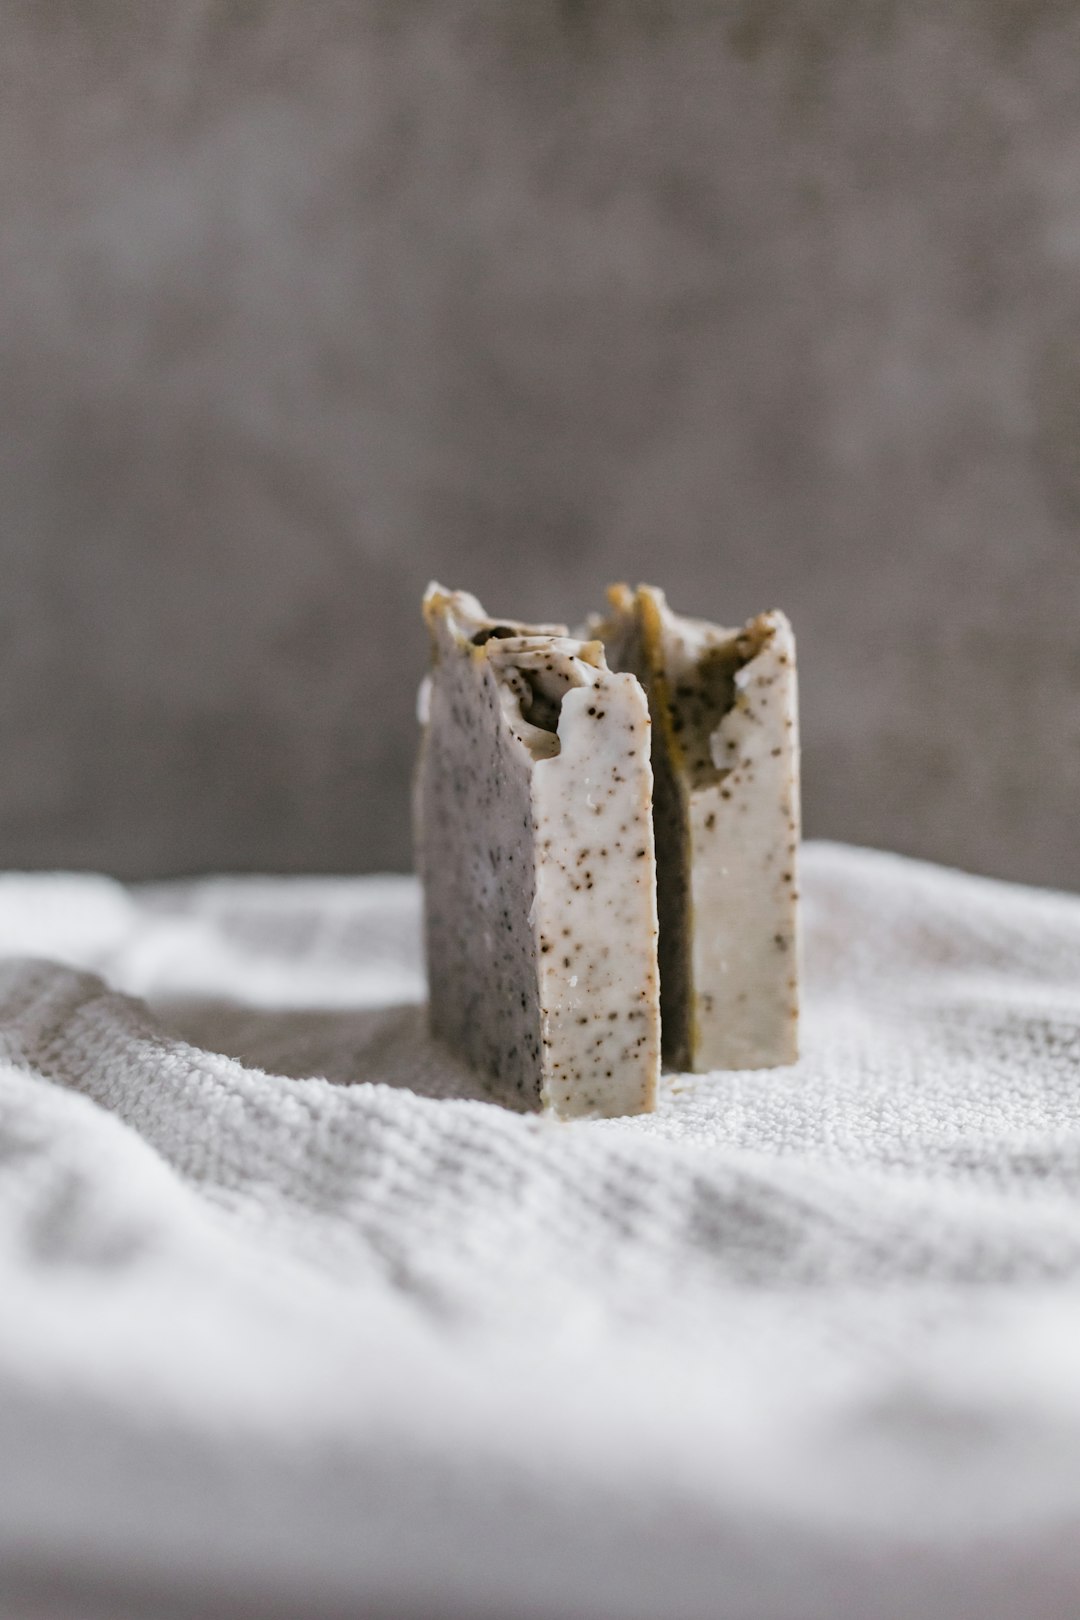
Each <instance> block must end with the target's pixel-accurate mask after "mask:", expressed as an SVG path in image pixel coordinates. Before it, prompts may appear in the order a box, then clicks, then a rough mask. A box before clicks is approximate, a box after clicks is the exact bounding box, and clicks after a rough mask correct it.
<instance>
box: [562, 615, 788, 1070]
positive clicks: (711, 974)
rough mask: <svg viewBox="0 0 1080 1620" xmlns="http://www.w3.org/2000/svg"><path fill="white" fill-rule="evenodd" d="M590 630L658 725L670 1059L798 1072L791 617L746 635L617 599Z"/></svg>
mask: <svg viewBox="0 0 1080 1620" xmlns="http://www.w3.org/2000/svg"><path fill="white" fill-rule="evenodd" d="M608 600H609V604H610V613H609V616H608V617H607V618H606V619H600V618H594V619H593V620H591V621H590V629H591V631H592V633H594V634H596V635H597V636H599V637H600V638H601V639H602V640H603V642H604V645H605V648H606V651H607V655H608V659H609V661H610V663H611V666H612V668H614V669H619V670H629V671H631V672H633V673H634V674H635V675H637V677H638V679H639V680H640V681H641V683H642V684H643V686H644V687H645V689H646V691H647V693H648V697H649V706H650V709H651V711H652V717H653V771H654V777H655V789H654V797H655V824H656V852H657V886H658V904H659V916H660V991H661V1005H662V1010H663V1028H664V1052H665V1056H666V1057H667V1058H668V1060H669V1061H670V1062H671V1063H672V1064H673V1065H674V1066H675V1067H677V1068H681V1069H694V1070H708V1069H753V1068H769V1067H772V1066H774V1065H778V1064H783V1063H793V1062H794V1061H795V1059H796V1058H797V1056H798V1043H799V959H800V948H799V912H798V871H797V861H798V851H799V733H798V695H797V687H796V673H795V641H794V637H793V635H792V631H791V626H790V624H789V623H788V621H787V619H786V618H785V616H784V615H783V614H782V613H777V612H772V613H763V614H761V615H760V616H759V617H758V618H756V619H752V620H751V621H750V623H749V624H746V625H744V626H743V627H742V628H741V629H738V630H725V629H721V628H720V627H718V626H716V625H712V624H708V623H706V622H705V621H703V620H700V619H688V618H683V617H682V616H680V615H679V614H677V613H673V612H672V610H671V609H670V608H669V607H668V605H667V602H666V601H665V598H664V595H663V592H662V591H659V590H656V589H654V588H653V587H651V586H648V585H642V586H639V587H638V589H637V590H636V591H631V590H630V589H629V588H628V587H627V586H625V585H615V586H612V588H611V589H610V591H609V592H608Z"/></svg>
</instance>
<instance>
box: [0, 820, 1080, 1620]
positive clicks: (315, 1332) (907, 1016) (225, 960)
mask: <svg viewBox="0 0 1080 1620" xmlns="http://www.w3.org/2000/svg"><path fill="white" fill-rule="evenodd" d="M804 889H805V896H806V922H807V938H806V960H807V969H808V994H807V1010H806V1020H805V1055H804V1057H803V1059H802V1060H801V1062H800V1063H799V1064H798V1065H797V1066H796V1067H794V1068H792V1069H788V1070H778V1071H773V1072H770V1073H753V1074H748V1073H739V1074H716V1075H711V1076H707V1077H698V1078H692V1077H687V1076H669V1077H667V1078H666V1080H665V1085H664V1092H663V1098H662V1104H661V1107H660V1110H659V1112H658V1113H657V1114H656V1115H655V1116H654V1117H651V1118H643V1119H631V1120H618V1121H609V1122H585V1123H573V1124H560V1123H558V1122H554V1121H550V1120H545V1119H540V1118H537V1117H535V1116H528V1115H521V1114H516V1113H511V1112H508V1111H506V1110H505V1109H503V1108H500V1107H498V1106H495V1105H493V1104H492V1103H491V1102H486V1101H483V1100H481V1098H480V1094H479V1092H477V1090H476V1089H475V1083H474V1082H473V1081H472V1080H471V1079H470V1077H469V1076H468V1074H467V1073H465V1072H464V1071H463V1070H462V1069H461V1068H460V1067H458V1066H456V1065H455V1063H454V1062H453V1061H452V1060H451V1059H449V1058H447V1057H446V1056H445V1055H443V1054H441V1053H440V1052H439V1051H438V1050H437V1049H435V1048H434V1047H432V1046H431V1044H430V1043H429V1041H428V1039H427V1037H426V1035H425V1033H424V1024H423V1012H422V1006H421V999H422V995H423V981H422V977H421V972H420V967H419V961H418V950H417V913H418V904H417V894H416V891H415V888H414V886H413V884H412V882H411V880H409V879H404V878H379V879H347V880H346V879H342V880H334V879H310V880H309V879H304V880H296V879H218V880H209V881H199V882H194V883H189V884H170V885H159V886H155V887H153V888H149V889H142V890H125V889H124V888H122V887H121V886H119V885H116V884H113V883H111V882H109V881H108V880H105V879H100V878H91V877H80V876H63V875H60V876H19V875H11V876H9V877H6V878H0V953H2V957H3V959H2V960H0V1612H2V1613H3V1615H4V1616H5V1620H7V1616H9V1615H12V1616H13V1615H18V1616H24V1615H25V1616H28V1617H33V1620H38V1617H48V1620H53V1617H54V1616H64V1617H65V1620H66V1617H67V1616H69V1615H70V1616H78V1617H80V1620H85V1617H87V1616H93V1617H96V1616H98V1615H101V1616H102V1617H105V1616H107V1617H108V1620H120V1617H122V1616H128V1615H131V1616H139V1617H142V1616H149V1615H154V1616H160V1615H168V1616H173V1615H176V1616H188V1615H191V1616H195V1615H198V1616H208V1615H218V1614H221V1615H232V1614H242V1615H245V1616H249V1615H250V1616H259V1617H260V1620H262V1617H269V1620H273V1617H277V1616H279V1615H280V1616H289V1617H292V1616H297V1617H299V1616H302V1617H303V1620H321V1617H323V1616H324V1615H325V1616H330V1615H340V1616H351V1617H360V1616H365V1617H366V1616H375V1615H377V1616H380V1617H382V1616H387V1617H394V1620H397V1617H399V1616H400V1617H402V1620H434V1617H437V1616H454V1617H455V1620H458V1617H460V1620H485V1617H489V1616H490V1617H498V1620H510V1617H513V1620H601V1617H602V1620H728V1617H730V1620H840V1617H841V1616H845V1617H851V1620H894V1617H896V1620H899V1617H901V1616H903V1617H911V1620H916V1617H918V1620H937V1617H940V1620H965V1617H969V1616H970V1617H972V1620H974V1617H976V1616H977V1617H978V1620H1076V1617H1077V1616H1078V1615H1080V899H1076V898H1070V897H1066V896H1062V895H1055V894H1049V893H1041V892H1036V891H1032V890H1025V889H1020V888H1015V887H1009V886H1006V885H1004V884H998V883H992V882H988V881H985V880H982V879H976V878H972V877H967V876H963V875H961V874H958V873H954V872H948V871H943V870H939V869H936V868H933V867H929V866H925V865H921V864H918V863H915V862H911V861H905V860H901V859H899V858H897V857H893V856H888V855H880V854H874V853H870V852H867V851H860V850H854V849H846V848H841V847H837V846H830V845H811V846H809V847H808V848H807V850H806V852H805V863H804ZM121 992H123V993H121ZM5 1605H6V1607H5Z"/></svg>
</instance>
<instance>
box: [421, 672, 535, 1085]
mask: <svg viewBox="0 0 1080 1620" xmlns="http://www.w3.org/2000/svg"><path fill="white" fill-rule="evenodd" d="M416 829H417V839H416V842H417V866H418V870H419V873H420V876H421V879H422V882H423V889H424V932H425V948H426V957H427V963H428V994H429V1017H430V1023H431V1030H432V1033H433V1034H434V1035H436V1036H437V1037H438V1038H439V1039H440V1040H443V1041H445V1042H446V1043H447V1045H448V1046H450V1047H452V1048H453V1049H454V1050H455V1051H456V1052H459V1053H460V1054H461V1055H462V1056H463V1057H464V1058H465V1059H466V1060H467V1061H468V1062H469V1063H470V1064H471V1065H472V1066H473V1067H474V1068H476V1069H478V1070H479V1071H481V1072H482V1073H485V1074H488V1075H491V1076H494V1077H497V1079H498V1082H499V1086H500V1088H502V1089H505V1090H506V1091H507V1092H508V1093H510V1094H512V1095H513V1096H515V1097H517V1098H519V1099H520V1100H521V1101H522V1102H523V1103H525V1104H527V1105H535V1104H538V1103H539V1101H540V1090H541V1078H542V1075H541V1069H542V1065H541V1042H540V1008H539V1003H538V998H537V994H536V983H537V960H536V958H537V945H536V937H535V933H534V930H533V925H532V919H531V911H532V904H533V896H534V891H535V873H534V865H533V812H532V762H531V760H530V759H529V757H528V754H527V753H526V751H525V750H524V749H523V748H522V747H521V745H520V744H519V743H518V741H517V739H516V738H515V737H514V736H513V735H512V733H511V732H510V730H509V728H508V727H507V725H506V724H505V722H504V720H503V715H502V710H501V705H500V701H499V693H498V688H497V684H496V681H495V678H494V675H493V673H492V670H491V667H490V665H489V663H488V661H487V660H486V659H485V658H483V657H482V656H474V654H473V651H472V650H471V649H469V648H467V647H466V648H463V649H460V650H458V649H451V648H449V647H447V648H446V649H444V650H443V651H442V653H441V656H440V657H439V661H438V663H437V665H436V667H435V669H434V670H433V672H432V676H431V686H430V696H429V711H428V719H427V724H426V725H425V727H424V735H423V738H422V741H421V750H420V761H419V766H418V770H417V782H416Z"/></svg>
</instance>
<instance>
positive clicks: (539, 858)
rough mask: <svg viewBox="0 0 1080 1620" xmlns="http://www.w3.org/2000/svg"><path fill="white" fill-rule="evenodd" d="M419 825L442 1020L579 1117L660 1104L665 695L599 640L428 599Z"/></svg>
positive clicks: (462, 1045) (442, 596)
mask: <svg viewBox="0 0 1080 1620" xmlns="http://www.w3.org/2000/svg"><path fill="white" fill-rule="evenodd" d="M424 617H425V619H426V621H427V625H428V629H429V630H430V633H431V639H432V647H433V654H434V662H433V667H432V670H431V673H430V675H429V676H428V678H427V681H426V683H425V688H424V689H423V691H422V699H421V721H422V724H423V738H422V742H421V749H420V761H419V767H418V771H417V780H416V801H415V810H416V817H415V819H416V842H417V859H418V869H419V872H420V875H421V877H422V879H423V887H424V910H425V942H426V951H427V968H428V984H429V994H430V1020H431V1028H432V1031H433V1033H434V1034H435V1035H436V1036H438V1037H439V1038H440V1039H442V1040H443V1041H445V1042H446V1043H447V1044H448V1045H449V1046H451V1047H452V1048H454V1049H455V1050H456V1051H457V1052H459V1053H460V1054H461V1055H462V1056H464V1057H465V1058H466V1059H467V1060H468V1061H469V1062H470V1063H471V1064H472V1065H473V1066H474V1067H475V1068H477V1069H480V1070H482V1071H484V1072H486V1073H487V1074H489V1075H492V1076H494V1077H496V1079H497V1081H498V1082H499V1089H500V1090H504V1091H509V1092H510V1093H512V1094H513V1095H515V1096H516V1097H518V1098H520V1099H521V1100H523V1101H524V1102H525V1103H526V1104H529V1105H534V1106H535V1105H539V1106H541V1107H544V1108H547V1109H550V1110H552V1111H553V1112H555V1113H557V1114H560V1115H563V1116H573V1115H590V1114H593V1115H616V1114H637V1113H643V1112H647V1111H648V1110H650V1109H652V1108H653V1107H654V1106H655V1098H656V1085H657V1079H658V1073H659V1065H660V1007H659V976H658V965H657V917H656V867H655V861H654V856H653V825H652V768H651V764H650V731H651V727H650V720H649V708H648V703H647V700H646V697H645V693H644V691H643V690H642V687H641V685H640V684H639V682H638V681H637V680H636V678H635V677H634V676H633V675H632V674H629V673H626V674H613V673H612V672H611V671H610V670H609V669H608V667H607V664H606V661H605V658H604V652H603V648H602V647H601V645H600V643H599V642H597V641H584V642H583V641H579V640H576V639H573V638H571V637H569V636H568V635H567V633H566V631H565V628H564V627H563V626H561V625H554V626H552V625H527V624H518V623H514V622H512V621H510V620H503V619H491V618H488V617H487V616H486V615H485V613H484V610H483V609H482V608H481V606H480V604H479V603H478V602H477V601H476V599H475V597H472V596H469V595H467V594H466V593H465V592H463V591H456V592H448V591H445V590H443V589H442V588H441V587H439V586H437V585H432V586H430V587H429V589H428V591H427V593H426V595H425V597H424Z"/></svg>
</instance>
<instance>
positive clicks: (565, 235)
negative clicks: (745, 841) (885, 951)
mask: <svg viewBox="0 0 1080 1620" xmlns="http://www.w3.org/2000/svg"><path fill="white" fill-rule="evenodd" d="M0 42H2V48H0V547H2V557H3V591H2V597H0V614H2V618H3V623H2V625H0V632H2V633H0V660H2V665H0V865H15V864H25V865H33V866H38V865H52V864H63V865H90V866H98V867H104V868H107V869H111V870H114V871H117V872H121V873H124V874H139V875H141V874H158V873H169V872H177V871H192V870H198V869H205V868H271V869H273V868H279V869H298V868H318V869H335V868H337V869H355V868H369V867H380V866H402V865H404V864H406V863H407V861H408V858H409V851H408V819H407V778H408V771H409V765H410V758H411V754H412V749H413V742H414V736H413V729H414V728H413V690H414V686H415V682H416V678H417V675H418V672H419V669H420V667H421V664H422V662H423V659H424V656H425V653H424V645H423V638H422V635H421V632H420V629H419V626H418V619H417V598H418V595H419V592H420V590H421V588H422V586H423V584H424V582H425V581H426V579H427V578H428V577H429V576H430V575H432V574H437V575H438V576H439V577H440V578H442V579H443V580H444V581H445V582H446V583H449V584H459V583H460V584H464V585H467V586H469V587H471V588H472V589H474V590H476V591H478V592H479V593H480V594H481V595H482V596H485V597H486V598H487V599H488V600H489V602H490V604H491V605H492V606H493V607H494V608H495V610H497V611H501V612H511V613H515V614H521V615H538V616H543V617H548V618H550V617H553V616H554V617H558V616H564V615H567V616H570V617H571V618H573V617H574V616H576V615H577V613H578V612H579V610H580V609H581V608H582V607H583V606H585V605H587V604H589V603H590V602H594V601H596V599H597V598H598V596H599V594H600V591H601V588H602V586H603V584H604V582H605V581H606V580H607V579H608V578H610V577H613V576H614V577H622V576H626V577H629V578H631V579H633V578H636V577H639V576H640V577H645V578H649V579H655V580H657V581H659V582H661V583H664V584H666V585H667V586H668V589H669V594H670V595H671V596H672V598H673V600H674V602H675V603H676V605H677V606H682V607H684V608H686V607H688V608H690V609H693V610H697V611H700V612H703V613H708V614H710V615H715V616H718V617H721V618H724V619H728V620H731V619H733V618H738V617H742V616H744V615H746V614H748V613H750V612H751V611H754V610H756V609H759V608H761V607H764V606H767V605H772V604H777V605H781V606H783V607H785V608H786V609H787V610H788V612H789V613H790V614H791V616H792V618H793V619H794V621H795V624H796V629H797V631H798V632H799V635H800V641H801V661H802V673H803V693H804V731H805V748H806V754H805V765H806V789H805V791H806V816H807V824H808V830H809V831H811V832H814V833H822V834H829V835H832V836H835V837H839V838H847V839H853V840H858V841H862V842H872V843H876V844H884V845H892V846H894V847H896V848H899V849H902V850H908V851H914V852H918V853H922V854H926V855H929V856H932V857H935V858H938V859H942V860H946V861H952V862H956V863H959V864H962V865H965V866H970V867H974V868H980V869H984V870H988V871H992V872H999V873H1003V874H1006V875H1013V876H1018V877H1024V878H1029V879H1033V880H1036V881H1045V882H1051V883H1057V884H1063V885H1072V886H1080V837H1078V836H1077V831H1076V826H1077V815H1076V804H1077V797H1078V790H1080V634H1078V619H1080V615H1078V606H1080V544H1078V539H1077V524H1078V518H1080V345H1078V333H1080V93H1078V88H1077V86H1078V83H1080V79H1078V71H1080V9H1078V8H1077V7H1076V6H1075V5H1072V4H1069V5H1059V6H1049V5H1042V4H1038V3H1036V0H998V3H996V4H991V3H989V0H955V3H954V4H951V5H949V4H941V3H940V0H938V3H934V4H930V3H926V4H919V3H916V0H897V3H894V4H884V3H875V0H728V3H727V4H720V3H710V0H683V3H679V0H671V3H670V4H668V5H661V4H660V3H659V0H655V3H647V0H622V3H620V0H606V3H605V0H562V3H555V0H522V3H520V4H518V3H515V0H462V3H455V0H430V3H424V0H350V3H348V4H344V3H343V4H336V3H333V0H279V3H271V0H266V3H261V0H232V3H231V4H214V3H212V0H123V3H121V0H0Z"/></svg>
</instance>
